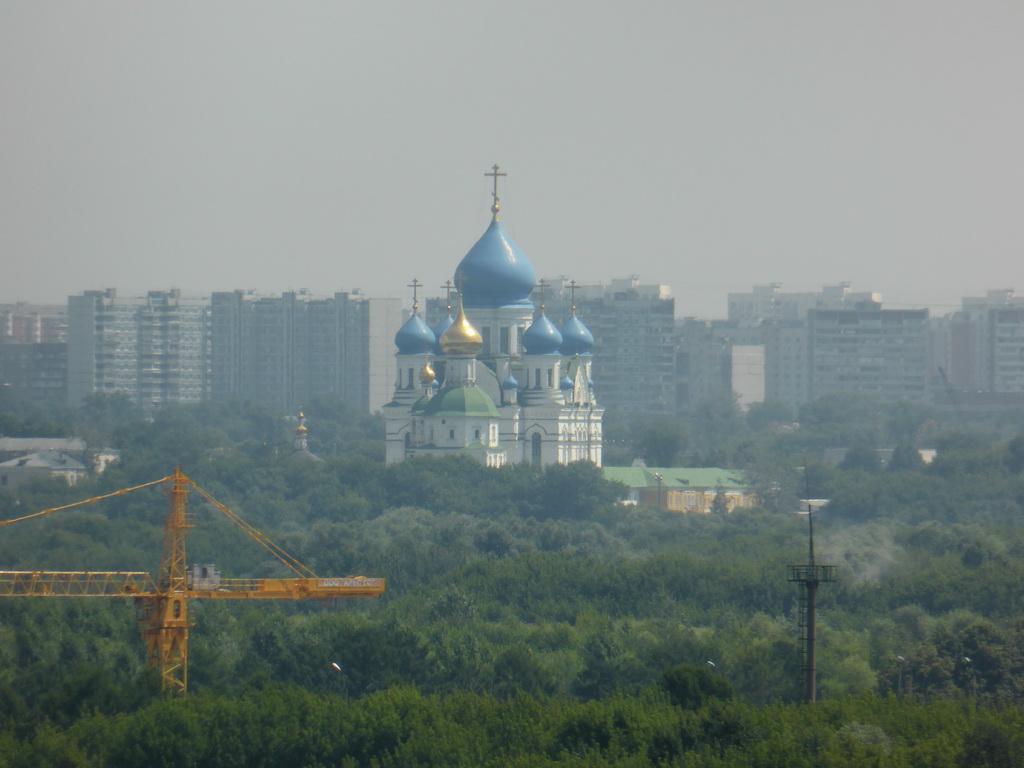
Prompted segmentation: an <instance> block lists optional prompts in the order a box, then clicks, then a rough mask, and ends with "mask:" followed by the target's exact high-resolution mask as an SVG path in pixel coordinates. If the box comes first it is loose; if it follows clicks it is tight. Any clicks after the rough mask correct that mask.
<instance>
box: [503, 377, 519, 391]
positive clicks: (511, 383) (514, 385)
mask: <svg viewBox="0 0 1024 768" xmlns="http://www.w3.org/2000/svg"><path fill="white" fill-rule="evenodd" d="M501 388H502V389H504V390H506V391H511V390H513V389H519V380H518V379H516V377H515V376H513V375H512V374H511V373H510V374H509V375H508V376H507V377H506V378H505V380H504V381H503V382H501Z"/></svg>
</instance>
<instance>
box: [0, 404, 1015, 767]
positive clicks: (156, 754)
mask: <svg viewBox="0 0 1024 768" xmlns="http://www.w3.org/2000/svg"><path fill="white" fill-rule="evenodd" d="M305 412H306V415H307V417H308V419H309V420H308V426H309V428H310V432H309V436H310V447H311V449H312V450H313V451H314V452H315V453H317V454H318V455H320V456H321V457H322V458H323V459H324V463H322V464H316V463H312V462H303V461H297V460H294V459H293V458H291V457H290V453H291V443H290V437H291V432H292V430H293V429H294V427H295V422H294V420H293V419H292V420H289V417H288V416H286V415H284V414H279V413H276V412H274V411H273V410H272V409H269V408H267V407H264V406H258V405H253V404H247V403H236V404H229V405H217V406H215V405H213V404H204V405H199V406H192V407H184V406H172V407H167V408H166V409H164V410H161V411H159V412H155V413H152V414H146V413H142V412H141V411H139V410H137V409H136V408H135V407H134V406H133V405H132V404H131V403H130V402H129V401H127V400H126V399H125V398H122V397H118V396H113V397H100V396H97V397H94V398H91V399H90V400H89V401H88V402H87V403H86V404H85V405H83V406H82V407H80V408H74V409H72V408H67V407H54V406H49V407H43V406H41V405H38V404H33V403H27V402H17V401H15V400H13V399H12V398H11V397H10V395H9V394H8V393H5V392H3V391H2V390H0V433H2V434H3V435H6V436H63V435H75V436H79V437H82V438H83V439H85V440H86V441H87V442H88V444H89V445H90V446H91V447H92V448H100V447H114V448H117V449H118V450H119V451H120V452H121V459H120V461H118V462H117V463H115V464H113V465H112V466H110V467H109V468H108V469H107V471H106V472H105V473H103V474H102V475H95V476H90V477H88V478H87V479H85V480H83V481H82V482H80V483H79V485H78V486H76V487H73V488H69V487H67V486H65V485H63V484H62V483H61V482H59V481H39V482H35V483H33V484H31V485H26V486H23V487H21V488H19V489H18V490H17V492H12V491H9V490H3V491H0V520H8V519H12V518H15V517H19V516H22V515H24V514H28V513H30V512H33V511H37V510H40V509H45V508H50V507H54V506H60V505H63V504H67V503H70V502H74V501H78V500H80V499H84V498H87V497H90V496H94V495H100V494H104V493H109V492H111V491H114V490H117V489H119V488H124V487H129V486H133V485H136V484H139V483H145V482H149V481H151V480H154V479H157V478H160V477H163V476H166V475H168V474H170V472H171V471H172V470H173V468H174V466H175V465H177V464H180V465H182V467H183V468H184V470H185V472H186V473H187V474H188V475H189V476H190V477H191V478H192V479H193V480H194V481H195V482H196V483H197V484H198V485H200V486H201V487H203V488H204V489H206V490H207V491H209V492H210V493H212V495H213V496H215V497H216V498H217V499H218V500H220V501H221V502H223V503H224V504H226V505H227V506H228V507H230V508H231V509H233V510H234V511H236V512H238V513H239V514H241V515H242V516H243V517H244V518H245V519H246V520H247V521H248V522H250V523H251V524H253V525H254V526H255V527H256V528H258V529H260V530H261V531H263V532H265V533H267V534H268V535H270V536H271V538H273V539H274V540H275V541H277V542H278V543H279V544H281V545H282V546H283V547H284V549H286V550H287V551H288V552H290V553H291V554H292V555H294V556H295V557H296V558H298V559H299V560H300V561H301V562H303V563H305V564H306V565H307V566H309V567H310V568H311V569H312V570H314V571H315V572H317V573H318V574H321V575H330V576H344V575H351V574H362V575H367V576H383V577H385V578H386V579H387V581H388V588H387V592H386V593H385V595H384V597H382V598H381V599H379V600H374V601H349V602H343V603H342V604H338V605H320V604H313V605H309V604H306V603H307V602H309V601H300V602H298V603H294V604H293V603H279V602H276V601H275V602H270V601H268V602H263V601H254V602H249V601H243V602H241V603H236V602H233V601H229V602H226V601H194V602H193V603H192V606H191V608H192V618H193V620H194V621H195V627H194V629H193V630H192V633H191V638H190V669H189V687H190V695H189V697H188V698H187V699H184V700H166V699H165V698H164V697H162V696H161V694H160V693H159V683H158V681H157V680H156V679H155V677H154V675H153V673H152V672H150V671H149V670H147V669H146V668H145V664H144V660H143V653H142V645H141V641H140V640H139V637H138V629H137V625H136V616H135V614H134V609H133V606H132V605H131V604H130V602H128V601H122V600H119V599H84V598H83V599H44V598H32V599H30V598H9V599H6V600H0V766H5V765H12V766H16V765H17V766H20V765H33V766H49V765H54V766H58V765H59V766H94V765H95V766H108V765H109V766H113V765H139V764H154V765H162V764H166V765H169V766H170V765H174V766H177V767H178V768H181V767H182V766H190V765H196V766H200V765H201V766H220V765H233V766H234V765H237V766H256V765H266V766H271V765H282V766H284V765H287V766H333V765H353V766H355V765H371V764H372V765H380V766H385V765H388V766H390V765H421V764H422V765H446V766H447V765H452V766H455V765H466V766H469V765H477V766H482V765H495V766H497V765H523V766H525V765H556V764H557V765H621V766H626V765H629V766H638V765H679V766H697V765H700V766H705V765H707V766H747V765H751V766H753V765H758V766H775V765H779V766H782V765H786V766H801V765H807V766H812V765H814V766H833V765H835V766H839V765H850V766H854V765H857V766H861V765H885V766H888V765H892V766H911V765H913V766H916V765H921V766H925V765H928V766H932V765H934V766H947V765H948V766H968V765H970V766H979V765H993V766H997V765H998V766H1002V765H1006V766H1019V765H1021V764H1024V762H1022V761H1024V735H1022V734H1024V728H1021V720H1022V718H1024V642H1022V641H1024V621H1022V618H1024V610H1022V604H1021V603H1022V596H1021V589H1020V584H1021V583H1024V565H1022V562H1024V561H1022V557H1021V555H1022V553H1024V534H1022V529H1021V524H1020V523H1021V519H1022V517H1021V513H1022V511H1024V437H1022V436H1021V430H1020V429H1019V428H1018V426H1017V425H1019V424H1020V421H1019V420H1017V421H1015V420H1014V419H1004V420H1002V422H1000V423H999V424H992V425H982V426H981V427H976V428H974V429H972V430H966V429H956V430H948V429H942V428H940V427H936V426H932V425H933V424H934V421H935V417H934V414H931V413H930V412H929V411H928V409H926V408H924V407H920V406H911V405H907V404H894V405H879V404H876V403H872V402H870V401H868V400H866V399H863V398H823V399H822V400H820V401H817V402H816V403H813V404H811V405H810V406H808V407H807V408H806V409H804V410H803V411H801V413H799V414H793V413H791V412H787V410H786V409H785V407H783V406H779V405H773V404H765V405H762V406H759V407H755V408H752V409H751V410H750V411H748V412H747V413H742V412H740V411H739V410H738V409H736V408H735V407H734V406H733V407H730V404H728V403H724V404H717V405H716V404H709V408H708V409H707V412H706V414H705V416H704V417H702V418H701V419H697V420H693V421H691V422H689V423H673V422H666V421H664V420H662V421H649V422H648V421H644V420H632V421H627V420H625V419H622V420H616V419H615V417H614V414H612V416H611V418H610V419H609V423H608V430H607V431H608V438H609V442H608V450H607V455H608V457H609V460H611V461H620V462H628V461H632V459H633V458H635V457H637V456H640V457H643V458H645V460H647V461H648V463H649V464H651V465H655V466H664V465H669V464H673V463H674V464H679V465H693V466H701V465H703V466H728V467H734V468H737V469H742V470H744V471H745V472H746V473H747V476H748V478H749V480H750V482H751V484H752V485H753V486H754V487H755V488H757V490H758V492H759V495H760V498H761V501H762V503H761V506H759V507H758V508H756V509H752V510H738V511H736V512H733V513H731V514H711V515H706V516H690V515H681V514H679V513H674V512H667V511H664V510H659V509H656V508H650V507H644V506H637V507H631V506H623V505H621V504H619V503H617V500H618V499H619V498H620V497H621V495H622V493H623V489H622V488H621V487H617V486H615V485H614V484H611V483H608V482H606V481H605V480H604V479H603V477H602V475H601V473H600V470H598V469H597V468H595V467H593V466H592V465H589V464H583V463H580V464H573V465H569V466H552V467H548V468H546V469H544V470H539V469H536V468H532V467H521V466H509V467H504V468H502V469H498V470H494V469H487V468H484V467H481V466H479V465H477V464H475V463H473V462H471V461H468V460H462V459H456V458H452V459H445V460H436V459H426V460H412V461H407V462H404V463H402V464H398V465H393V466H385V465H384V463H383V461H382V458H383V440H382V424H381V422H380V420H379V419H377V418H375V417H370V416H364V415H361V414H356V413H354V412H352V411H351V410H350V409H348V408H346V407H345V406H344V404H342V403H338V402H335V401H327V400H324V401H314V402H311V403H309V404H308V405H307V406H306V408H305ZM796 422H799V427H798V428H796V427H795V426H794V425H795V423H796ZM922 436H926V437H927V442H928V446H929V447H933V448H935V449H936V450H937V456H936V458H935V460H934V461H932V462H931V463H930V464H925V463H924V462H923V461H922V460H921V459H920V456H919V454H918V452H917V450H916V448H918V447H921V446H920V444H919V443H920V440H921V438H922ZM825 447H845V448H849V450H848V452H847V454H846V459H845V460H844V461H843V463H842V464H840V465H839V466H838V467H834V466H831V465H828V464H826V463H824V462H823V461H822V460H821V458H820V457H821V450H822V448H825ZM880 447H885V448H893V449H894V451H893V455H892V459H891V461H889V463H888V465H887V466H884V467H883V465H882V464H881V462H880V461H879V459H878V454H877V452H876V451H875V450H874V449H875V448H880ZM801 497H814V498H828V499H830V500H831V501H830V504H829V506H828V507H826V508H825V510H824V511H823V512H822V513H820V514H819V515H818V516H817V521H816V533H817V555H818V561H819V562H822V563H830V564H834V565H837V566H838V572H839V581H838V582H837V583H836V584H829V585H825V586H823V588H822V589H821V591H820V593H819V597H820V600H819V607H820V614H819V658H818V667H819V671H820V674H819V696H820V698H821V699H822V701H820V702H819V703H818V704H817V705H816V706H814V707H813V708H808V707H807V706H805V705H801V704H800V703H799V691H800V683H799V667H800V657H799V654H798V652H797V642H796V637H797V635H796V607H795V606H796V598H797V591H796V586H795V585H793V584H790V583H788V582H787V574H786V566H787V565H788V564H792V563H800V562H803V561H804V560H805V559H806V555H807V539H806V530H807V527H806V518H802V517H800V516H798V515H796V514H794V512H795V511H796V509H797V508H798V506H799V502H798V499H799V498H801ZM190 509H191V511H192V512H193V513H194V515H195V522H196V527H195V529H194V530H193V531H192V532H191V534H190V537H189V561H190V562H200V563H213V564H215V565H216V566H217V568H218V569H220V570H221V571H222V572H223V574H224V575H225V576H226V577H243V576H253V577H272V576H278V575H286V574H284V573H282V572H281V566H280V565H279V564H277V563H276V561H274V560H273V559H272V558H269V557H268V556H267V555H266V553H265V552H264V550H262V549H260V548H259V547H258V546H256V545H254V544H253V542H252V540H251V539H249V537H248V536H246V535H245V534H244V533H243V532H242V531H240V530H238V529H237V528H235V527H234V526H233V525H232V524H231V523H230V522H229V521H227V520H226V519H224V518H223V517H221V516H220V515H219V513H217V512H216V511H215V510H214V509H212V508H211V507H210V506H209V505H207V504H205V503H201V502H200V501H199V499H198V498H193V499H192V500H191V503H190ZM165 516H166V499H165V498H164V496H163V495H162V494H161V493H160V491H159V490H157V489H148V490H143V491H138V492H135V493H132V494H129V495H125V496H120V497H117V498H115V499H110V500H108V501H105V502H103V503H101V504H97V505H91V506H85V507H78V508H75V509H72V510H68V511H65V512H60V513H56V514H54V515H49V516H46V517H42V518H38V519H33V520H28V521H25V522H22V523H18V524H15V525H11V526H8V527H5V528H2V529H0V568H2V569H4V570H30V569H49V570H144V571H149V572H151V573H155V572H156V571H157V567H158V565H159V559H160V552H161V547H162V543H163V524H164V518H165ZM334 664H337V665H338V666H339V667H341V669H340V671H339V670H338V669H337V668H335V667H334V666H333V665H334Z"/></svg>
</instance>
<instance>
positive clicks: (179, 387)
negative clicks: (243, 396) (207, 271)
mask: <svg viewBox="0 0 1024 768" xmlns="http://www.w3.org/2000/svg"><path fill="white" fill-rule="evenodd" d="M208 312H209V305H208V302H207V301H205V300H203V299H191V298H185V297H183V296H182V295H181V291H179V290H177V289H173V290H170V291H150V292H149V293H147V294H146V295H145V296H142V297H118V296H117V292H116V291H115V290H114V289H108V290H106V291H86V292H85V293H83V294H82V295H80V296H69V297H68V335H67V338H68V400H69V402H71V403H72V404H78V403H80V402H81V401H82V399H83V398H84V397H86V396H87V395H90V394H92V393H95V392H104V393H114V392H124V393H126V394H128V395H129V396H130V397H131V398H132V399H133V400H135V401H136V402H137V403H139V404H140V405H142V406H144V407H157V406H160V405H162V404H164V403H176V402H197V401H199V400H202V399H204V397H205V396H206V394H207V383H208V375H207V367H208Z"/></svg>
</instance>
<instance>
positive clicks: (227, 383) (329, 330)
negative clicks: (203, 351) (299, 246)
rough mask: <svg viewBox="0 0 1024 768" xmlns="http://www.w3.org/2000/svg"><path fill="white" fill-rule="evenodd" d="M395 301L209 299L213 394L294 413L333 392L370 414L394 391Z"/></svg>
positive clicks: (302, 295) (297, 294) (344, 296)
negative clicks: (266, 404)
mask: <svg viewBox="0 0 1024 768" xmlns="http://www.w3.org/2000/svg"><path fill="white" fill-rule="evenodd" d="M402 319H403V317H402V308H401V304H400V301H399V300H398V299H369V298H367V297H366V296H364V295H363V294H362V293H360V292H358V291H356V292H351V293H346V292H340V293H335V294H334V295H333V296H332V297H329V298H318V297H315V296H313V295H312V294H311V293H310V292H309V291H289V292H286V293H283V294H281V295H280V296H261V295H257V294H255V293H253V292H246V291H225V292H218V293H214V294H213V296H212V298H211V342H210V345H211V378H210V381H211V384H210V386H211V395H212V397H213V399H215V400H228V399H232V398H249V399H254V400H259V401H261V402H266V403H270V404H273V405H276V406H278V407H280V408H284V409H294V408H296V407H299V406H301V405H302V404H303V403H304V402H308V400H309V398H310V397H312V396H313V395H321V394H336V395H339V396H340V397H342V398H343V399H344V400H346V401H347V402H349V403H350V404H351V405H353V406H355V407H356V408H359V409H360V410H364V411H366V412H368V413H373V412H376V411H378V410H380V408H381V406H383V405H384V404H385V403H387V402H389V401H390V400H391V394H392V391H393V388H394V381H393V359H392V355H391V339H392V338H393V337H394V334H395V333H396V332H397V331H398V329H399V328H400V327H401V324H402Z"/></svg>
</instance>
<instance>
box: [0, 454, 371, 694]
mask: <svg viewBox="0 0 1024 768" xmlns="http://www.w3.org/2000/svg"><path fill="white" fill-rule="evenodd" d="M160 483H169V484H170V487H169V488H168V489H167V496H168V499H169V510H168V513H167V522H166V524H165V526H164V549H163V554H162V557H161V560H160V573H159V576H158V579H157V580H156V581H155V582H154V581H153V579H152V577H151V576H150V575H149V574H148V573H144V572H141V571H0V597H131V598H134V600H135V604H136V608H137V610H138V615H139V627H140V631H141V634H142V640H143V643H144V644H145V647H146V660H147V663H148V664H149V666H150V667H152V668H154V669H156V670H158V671H159V673H160V680H161V686H162V688H163V690H164V691H165V692H167V693H170V694H172V695H173V694H184V693H185V692H186V691H187V689H188V631H189V629H190V627H191V626H192V624H190V623H189V617H188V602H189V600H190V599H192V598H204V599H209V598H212V599H272V600H275V599H276V600H299V599H305V598H317V599H323V600H336V599H344V598H356V597H379V596H380V595H381V594H382V593H383V592H384V579H381V578H366V577H364V576H346V577H341V578H338V577H335V578H321V577H318V576H317V575H316V574H315V573H313V572H312V571H311V570H309V569H308V568H306V566H304V565H302V563H300V562H299V561H298V560H296V559H295V558H294V557H292V556H291V555H289V554H288V553H287V552H285V551H284V550H282V549H281V548H280V547H279V546H277V545H276V544H275V543H274V542H272V541H271V540H270V539H269V538H268V537H267V536H265V535H264V534H262V533H261V532H260V531H258V530H256V529H255V528H253V527H252V526H251V525H249V524H248V523H247V522H245V521H244V520H243V519H242V518H241V517H239V516H238V515H237V514H236V513H235V512H233V511H231V510H230V509H228V508H227V507H226V506H224V505H223V504H221V503H220V502H218V501H217V500H216V499H214V498H213V497H212V496H210V494H208V493H207V492H206V491H204V490H203V489H202V488H200V487H199V486H198V485H196V484H195V483H193V482H192V480H190V479H189V478H188V477H187V476H186V475H185V473H184V472H183V471H182V470H181V467H178V468H176V469H175V471H174V474H173V475H170V476H169V477H165V478H161V479H160V480H155V481H153V482H151V483H144V484H143V485H138V486H134V487H132V488H125V489H122V490H120V491H115V492H113V493H109V494H105V495H103V496H96V497H93V498H91V499H85V500H84V501H80V502H76V503H74V504H68V505H66V506H63V507H55V508H52V509H46V510H42V511H41V512H35V513H33V514H31V515H26V516H24V517H20V518H16V519H14V520H5V521H2V522H0V528H2V527H4V526H6V525H10V524H12V523H17V522H20V521H22V520H27V519H29V518H33V517H39V516H42V515H48V514H51V513H53V512H59V511H61V510H64V509H70V508H71V507H77V506H81V505H83V504H91V503H94V502H98V501H102V500H104V499H109V498H112V497H114V496H120V495H122V494H124V493H129V492H131V491H135V490H138V489H140V488H148V487H149V486H152V485H157V484H160ZM190 490H195V491H196V492H197V493H199V494H200V495H201V496H202V497H203V498H204V499H206V500H207V501H209V502H210V503H211V504H212V505H213V506H214V507H215V508H216V509H218V510H219V511H220V512H222V513H223V514H224V515H225V516H227V517H228V518H229V519H231V520H232V521H233V522H235V523H236V524H237V525H238V526H239V527H241V528H242V529H243V530H244V531H245V532H246V533H247V534H249V536H251V537H252V538H253V539H255V540H256V541H257V542H259V543H260V544H261V545H262V546H263V547H265V548H266V549H267V550H268V551H270V552H271V554H273V555H274V556H275V557H276V558H277V559H278V560H280V561H281V562H282V563H284V565H285V566H287V567H288V568H289V569H290V570H291V571H292V572H293V573H294V574H295V575H296V576H297V577H298V578H289V579H221V578H219V576H218V577H217V578H216V579H206V580H201V582H200V583H192V580H190V575H189V571H188V568H187V565H186V563H187V562H188V561H187V556H186V546H185V545H186V538H187V536H188V531H189V530H190V529H191V528H192V527H193V526H192V524H191V523H190V521H189V517H188V512H187V509H186V506H187V501H188V494H189V491H190Z"/></svg>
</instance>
